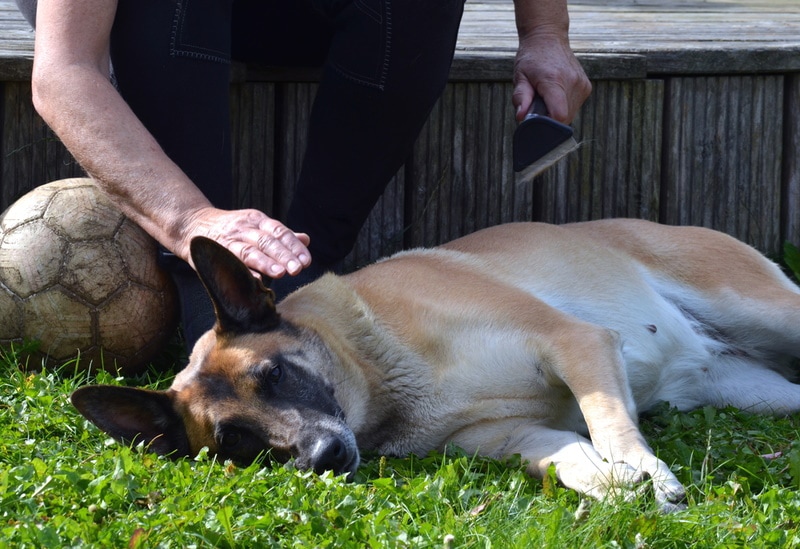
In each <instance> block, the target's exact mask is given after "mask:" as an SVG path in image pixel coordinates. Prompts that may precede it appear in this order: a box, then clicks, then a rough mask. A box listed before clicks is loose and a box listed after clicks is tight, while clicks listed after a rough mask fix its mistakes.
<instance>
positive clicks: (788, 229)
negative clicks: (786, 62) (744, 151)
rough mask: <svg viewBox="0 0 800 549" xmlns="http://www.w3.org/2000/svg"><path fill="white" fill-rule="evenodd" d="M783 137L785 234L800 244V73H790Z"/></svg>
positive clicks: (784, 237)
mask: <svg viewBox="0 0 800 549" xmlns="http://www.w3.org/2000/svg"><path fill="white" fill-rule="evenodd" d="M783 119H784V140H783V154H784V158H783V188H784V193H783V219H784V220H785V221H784V227H783V233H782V238H783V239H784V240H789V241H791V242H793V243H794V244H795V245H796V246H800V74H794V75H792V76H790V77H787V83H786V112H785V114H784V117H783Z"/></svg>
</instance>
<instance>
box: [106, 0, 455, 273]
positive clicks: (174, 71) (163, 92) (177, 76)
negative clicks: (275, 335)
mask: <svg viewBox="0 0 800 549" xmlns="http://www.w3.org/2000/svg"><path fill="white" fill-rule="evenodd" d="M462 11H463V0H291V1H287V0H235V1H231V0H181V1H179V2H169V1H165V0H120V2H119V7H118V14H117V18H116V21H115V24H114V28H113V31H112V52H111V53H112V63H113V66H114V72H115V75H116V78H117V83H118V86H119V90H120V93H122V95H123V97H124V98H125V99H126V101H127V102H128V103H129V104H130V105H131V107H132V108H133V110H134V112H135V113H136V114H137V116H139V117H140V119H141V120H142V122H143V123H144V124H145V126H146V127H147V128H148V129H149V130H150V131H151V132H152V133H153V135H154V136H155V137H156V139H157V140H158V141H159V142H160V144H161V145H162V147H163V148H164V149H165V151H166V152H167V154H168V155H169V156H170V157H171V158H172V159H173V160H174V161H175V162H176V163H177V164H178V165H179V166H180V167H181V168H182V169H183V170H184V171H185V172H186V173H187V174H188V175H189V177H190V178H191V179H192V180H193V181H194V182H195V184H196V185H198V187H200V189H201V190H202V191H203V192H204V193H205V194H206V196H207V197H208V198H209V199H210V200H211V201H212V202H213V203H214V204H215V205H216V206H218V207H221V208H229V207H230V205H231V200H232V197H231V194H232V193H231V188H232V181H231V158H230V135H229V120H228V108H229V107H228V97H229V63H230V60H231V59H235V60H241V61H248V62H258V63H263V64H270V65H278V66H322V67H323V76H322V81H321V83H320V87H319V91H318V95H317V97H316V101H315V103H314V106H313V110H312V114H311V118H310V127H309V137H308V139H309V140H308V148H307V151H306V156H305V158H304V162H303V166H302V170H301V173H300V178H299V181H298V182H297V186H296V188H295V192H294V195H293V200H292V202H291V205H290V208H289V212H288V216H287V218H286V219H284V220H283V221H284V223H285V224H286V225H287V226H288V227H289V228H291V229H292V230H294V231H298V232H306V233H308V234H309V235H310V236H311V253H312V256H313V257H314V260H315V263H317V265H318V266H325V265H332V264H334V263H336V262H338V261H340V260H341V259H343V258H344V256H345V255H347V253H349V251H350V250H351V249H352V247H353V245H354V243H355V240H356V238H357V236H358V232H359V230H360V228H361V226H362V224H363V223H364V221H365V220H366V218H367V216H368V215H369V213H370V211H371V210H372V208H373V206H374V205H375V203H376V202H377V200H378V199H379V198H380V196H381V194H382V193H383V190H384V188H385V186H386V184H387V183H388V182H389V180H390V179H391V178H392V176H393V175H394V174H395V173H396V172H397V170H398V169H399V168H400V166H401V165H402V164H403V162H404V160H405V159H406V157H407V156H408V154H409V152H410V151H411V148H412V146H413V143H414V140H415V139H416V137H417V135H418V133H419V131H420V130H421V128H422V125H423V124H424V122H425V120H426V119H427V117H428V115H429V114H430V111H431V109H432V107H433V105H434V103H435V102H436V100H437V98H438V97H439V95H440V94H441V92H442V90H443V88H444V85H445V83H446V81H447V75H448V72H449V68H450V63H451V61H452V56H453V50H454V47H455V40H456V35H457V32H458V26H459V23H460V20H461V14H462Z"/></svg>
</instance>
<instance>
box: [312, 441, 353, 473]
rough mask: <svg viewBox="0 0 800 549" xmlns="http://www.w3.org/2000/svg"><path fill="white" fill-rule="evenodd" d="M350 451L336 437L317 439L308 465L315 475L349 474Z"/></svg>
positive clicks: (345, 444)
mask: <svg viewBox="0 0 800 549" xmlns="http://www.w3.org/2000/svg"><path fill="white" fill-rule="evenodd" d="M352 459H353V456H352V451H351V449H350V448H349V447H348V445H347V443H345V441H343V440H342V439H341V438H340V437H338V436H337V435H325V436H323V437H320V438H319V439H317V441H316V442H315V443H314V447H313V448H312V450H311V455H310V456H309V464H310V465H311V468H312V469H314V471H315V472H316V473H318V474H319V473H322V472H324V471H333V472H334V473H336V474H340V473H345V472H351V471H350V470H349V465H350V463H351V462H352Z"/></svg>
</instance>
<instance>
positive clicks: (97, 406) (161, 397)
mask: <svg viewBox="0 0 800 549" xmlns="http://www.w3.org/2000/svg"><path fill="white" fill-rule="evenodd" d="M192 259H193V261H194V263H195V267H196V268H197V271H198V274H199V275H200V278H201V280H202V281H203V283H204V284H205V286H206V289H207V290H208V293H209V295H210V296H211V300H212V302H213V304H214V309H215V313H216V317H217V322H216V324H215V326H214V328H213V329H212V330H210V331H209V332H208V333H206V334H205V335H204V336H203V337H201V338H200V340H199V341H198V342H197V344H196V346H195V348H194V350H193V351H192V355H191V358H190V361H189V365H188V366H187V367H186V368H185V369H184V370H183V371H181V372H180V373H179V374H178V375H177V376H176V378H175V380H174V382H173V383H172V386H171V387H170V388H169V389H168V390H166V391H152V390H144V389H138V388H132V387H119V386H104V385H94V386H87V387H83V388H80V389H78V390H77V391H75V392H74V393H73V394H72V403H73V404H74V405H75V407H76V408H77V409H78V410H79V411H80V412H81V413H82V414H83V415H84V416H85V417H86V418H88V419H89V420H90V421H92V422H93V423H94V424H95V425H97V426H98V427H99V428H100V429H102V430H103V431H105V432H106V433H108V434H109V435H111V436H112V437H114V438H115V439H117V440H120V441H123V442H126V443H131V442H133V443H139V442H143V443H144V444H145V445H146V446H147V447H148V448H149V449H151V450H152V451H154V452H156V453H159V454H164V455H171V456H174V457H180V456H187V455H195V454H196V453H197V452H199V451H200V449H201V448H203V447H207V448H208V449H209V451H210V453H212V454H215V455H217V456H218V457H220V458H222V459H231V460H233V461H236V462H239V463H248V462H252V461H253V460H255V459H256V458H258V457H259V456H262V455H264V456H267V455H268V456H270V457H272V458H274V459H277V460H281V461H284V460H287V459H289V458H294V459H295V464H296V465H297V467H298V468H301V469H314V470H316V471H318V472H321V471H324V470H332V471H334V472H335V473H337V474H341V473H347V474H352V473H353V472H355V470H356V468H357V467H358V464H359V454H358V449H357V447H356V442H355V436H354V435H353V432H352V431H351V430H350V428H349V427H348V426H347V424H346V423H345V420H344V415H343V413H342V410H341V409H340V407H339V404H338V403H337V401H336V398H335V396H334V388H333V387H332V386H331V385H330V383H329V381H328V377H327V375H326V373H327V371H328V368H329V365H330V364H331V360H332V357H331V355H330V353H329V351H328V350H327V347H326V346H325V345H324V344H323V343H322V341H321V340H320V339H319V337H318V336H317V335H316V334H315V333H314V332H312V331H310V330H307V329H304V328H301V327H298V326H293V325H292V324H290V323H288V322H286V321H285V320H282V319H281V317H280V315H279V314H278V312H277V310H276V307H275V299H274V294H273V292H272V291H271V290H269V289H267V288H265V287H264V286H263V284H262V283H261V281H260V280H258V279H257V278H255V277H254V276H253V275H252V273H251V272H250V271H249V270H248V268H247V267H246V266H245V265H244V264H243V263H241V262H240V261H239V260H238V259H237V258H236V257H235V256H234V255H233V254H232V253H230V252H229V251H228V250H226V249H225V248H223V247H222V246H220V245H219V244H216V243H215V242H213V241H212V240H209V239H205V238H196V239H194V240H193V241H192Z"/></svg>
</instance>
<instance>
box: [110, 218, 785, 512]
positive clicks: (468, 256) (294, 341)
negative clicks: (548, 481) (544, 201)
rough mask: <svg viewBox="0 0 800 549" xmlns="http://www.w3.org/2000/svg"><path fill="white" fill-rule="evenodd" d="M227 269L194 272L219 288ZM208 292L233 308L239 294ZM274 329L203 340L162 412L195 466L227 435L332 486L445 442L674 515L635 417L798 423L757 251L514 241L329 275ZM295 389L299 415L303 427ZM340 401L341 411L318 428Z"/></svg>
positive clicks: (659, 241)
mask: <svg viewBox="0 0 800 549" xmlns="http://www.w3.org/2000/svg"><path fill="white" fill-rule="evenodd" d="M211 251H212V252H213V250H211ZM211 255H212V256H213V253H212V254H211ZM195 263H196V264H198V260H197V259H195ZM199 263H200V264H201V265H202V263H203V262H202V261H200V262H199ZM222 263H225V261H220V264H222ZM216 269H222V267H221V266H220V267H217V266H215V262H214V261H210V262H209V264H208V265H207V266H206V267H205V270H206V271H207V272H206V274H204V275H203V270H204V268H201V267H199V270H200V272H201V275H203V276H204V279H211V287H212V288H214V287H215V283H214V280H215V276H214V274H213V273H214V272H215V270H216ZM229 278H231V277H220V280H228V279H229ZM216 286H219V289H218V290H217V292H216V293H217V294H219V295H217V296H216V300H217V301H221V302H223V303H224V302H225V300H226V299H227V297H226V296H227V295H229V294H228V292H229V291H230V290H231V289H226V286H225V284H224V283H219V284H216ZM214 293H215V292H214V291H212V295H214ZM232 299H239V300H241V299H242V298H241V296H236V297H233V298H232ZM259 311H262V309H259ZM256 312H258V311H256ZM262 312H263V311H262ZM277 312H278V313H279V314H280V321H281V322H280V325H279V326H278V327H277V328H275V329H270V330H267V331H264V332H263V333H247V331H246V330H243V331H242V333H238V332H237V333H230V332H229V331H225V330H222V329H220V328H219V327H218V328H217V330H216V331H212V332H209V333H208V334H206V336H204V337H203V338H202V339H201V340H200V342H199V343H198V345H197V347H196V348H195V351H194V352H193V354H192V357H191V361H190V364H189V366H188V367H187V368H186V369H185V370H184V371H183V372H181V373H180V374H179V375H178V376H177V377H176V379H175V383H174V384H173V387H172V390H171V393H169V398H170V399H171V400H172V401H173V402H174V409H175V410H176V412H177V414H178V416H179V417H180V421H181V422H182V423H183V425H184V426H185V430H186V436H187V439H188V445H189V450H188V452H196V451H198V450H199V449H200V448H201V447H202V446H208V447H209V448H210V449H211V450H212V451H217V450H220V451H222V450H221V448H220V447H219V445H220V443H219V439H220V434H219V433H220V430H221V429H222V427H225V426H226V425H228V424H230V423H231V422H234V423H235V422H239V423H240V424H242V425H245V426H246V429H247V433H248V435H251V434H253V435H254V438H255V439H257V440H259V441H262V442H263V443H264V445H265V447H271V448H274V449H275V451H276V452H277V453H279V454H280V453H283V454H286V455H293V456H295V457H296V458H297V459H298V461H299V462H301V461H302V463H306V462H308V463H310V465H309V466H312V467H321V466H323V465H326V464H336V463H339V462H342V463H343V465H341V469H342V471H341V472H352V471H353V470H354V468H355V467H356V466H357V464H358V458H357V453H356V454H355V456H353V455H350V454H342V452H341V450H342V448H341V445H339V444H338V442H336V443H334V444H330V440H331V439H333V440H334V441H341V442H342V444H343V445H345V446H347V445H350V446H354V445H355V443H356V442H357V444H358V446H359V447H360V448H361V449H369V450H373V451H377V452H379V453H386V454H397V455H405V454H408V453H411V452H414V453H420V454H425V453H427V452H428V451H430V450H434V449H442V448H443V447H444V446H445V445H446V444H448V443H453V444H456V445H459V446H461V447H463V448H464V449H465V450H467V451H468V452H479V453H482V454H485V455H488V456H493V457H498V458H502V457H505V456H510V455H513V454H520V455H521V456H522V458H523V459H524V460H526V461H527V462H528V470H529V471H530V473H531V474H533V475H537V476H542V475H544V474H546V471H547V468H548V467H549V466H550V465H555V468H556V474H557V475H558V478H559V479H560V480H561V481H562V482H563V483H564V484H565V485H567V486H570V487H573V488H575V489H577V490H579V491H581V492H583V493H587V494H590V495H592V496H595V497H604V496H606V495H607V494H609V493H612V492H615V491H617V490H623V491H624V490H627V489H628V488H629V487H630V486H631V485H632V484H634V483H637V482H640V481H642V480H643V479H645V478H648V477H649V478H651V479H652V482H653V487H654V493H655V495H656V498H657V499H658V501H659V503H660V504H661V505H662V506H663V507H664V508H665V509H672V508H675V507H678V506H680V505H681V500H682V498H683V488H682V486H681V485H680V483H679V482H678V480H677V479H676V478H675V476H674V475H673V474H672V472H671V471H670V469H669V467H668V466H667V464H665V463H664V462H662V461H661V460H659V459H658V458H657V457H656V456H655V455H653V453H652V451H651V450H650V449H649V447H648V445H647V443H646V442H645V440H644V438H643V437H642V435H641V433H640V432H639V429H638V427H637V414H638V413H639V412H641V411H643V410H645V409H647V408H649V407H651V406H652V405H653V404H655V403H657V402H660V401H664V400H666V401H669V402H671V403H672V404H673V405H676V406H678V407H679V408H681V409H689V408H692V407H696V406H703V405H712V406H725V405H734V406H739V407H742V408H745V409H749V410H752V411H754V412H759V413H792V412H795V411H797V410H798V409H800V388H798V386H797V385H794V384H793V383H790V382H789V381H787V380H786V378H785V377H784V376H785V375H787V374H788V372H789V370H788V369H787V368H788V365H789V363H790V360H791V358H792V357H797V356H798V355H800V292H799V291H798V289H797V287H796V286H794V285H793V284H792V283H791V282H790V281H789V280H788V279H787V278H786V277H785V276H784V275H783V274H781V272H780V271H779V269H777V267H775V266H774V265H773V264H771V263H770V262H769V261H767V260H766V259H764V258H763V257H762V256H761V255H760V254H758V253H757V252H756V251H755V250H753V249H752V248H749V247H748V246H745V245H744V244H741V243H739V242H737V241H736V240H734V239H732V238H730V237H728V236H725V235H722V234H720V233H716V232H713V231H709V230H706V229H700V228H685V227H684V228H680V227H666V226H662V225H656V224H652V223H648V222H644V221H633V220H608V221H597V222H590V223H579V224H572V225H564V226H552V225H543V224H510V225H504V226H499V227H495V228H492V229H487V230H484V231H479V232H477V233H475V234H473V235H470V236H467V237H464V238H461V239H458V240H456V241H453V242H451V243H449V244H446V245H444V246H441V247H439V248H436V249H431V250H413V251H409V252H404V253H401V254H398V255H396V256H394V257H392V258H389V259H386V260H384V261H381V262H378V263H377V264H375V265H372V266H370V267H367V268H365V269H362V270H361V271H358V272H355V273H353V274H350V275H347V276H342V277H340V276H334V275H326V276H325V277H323V278H322V279H320V280H318V281H317V282H314V283H312V284H310V285H309V286H306V287H304V288H301V289H300V290H298V291H297V292H295V293H294V294H292V295H290V296H288V297H287V298H286V299H285V300H284V301H283V302H282V303H280V304H279V305H278V307H277ZM259 314H261V313H259ZM223 324H225V322H224V318H223V319H222V320H221V325H223ZM287 357H293V358H291V359H290V358H287ZM276 364H278V365H279V366H282V368H283V369H285V370H286V372H289V373H287V374H286V375H287V376H289V375H290V374H291V376H295V377H291V376H290V377H288V378H286V379H287V381H284V382H281V383H284V386H281V385H280V383H276V384H275V386H274V388H273V386H271V385H269V384H267V385H265V382H264V375H263V372H270V371H273V370H271V369H272V368H274V367H275V366H276ZM280 371H283V370H280ZM253 372H262V373H261V374H259V375H256V376H255V377H254V376H253ZM259 376H260V377H259ZM210 380H217V381H213V382H212V381H210ZM298 380H304V381H302V383H303V385H302V386H301V385H299V383H300V381H298ZM292 383H294V385H292ZM265 387H266V389H265ZM282 387H284V388H282ZM285 387H291V388H292V389H291V390H292V391H295V392H298V391H299V393H298V394H299V396H298V398H299V400H303V399H305V400H303V403H301V404H298V406H297V408H296V409H294V410H288V408H292V405H287V404H286V403H285V402H284V400H285V401H286V402H291V401H292V400H291V398H288V397H289V396H291V395H288V396H287V395H286V394H284V393H286V392H288V389H285ZM302 387H308V388H309V390H312V389H313V391H316V393H314V394H315V395H317V396H309V395H306V394H305V393H304V392H303V390H301V389H302ZM273 390H274V396H271V397H266V396H265V391H266V392H267V393H270V394H273V393H272V391H273ZM329 393H330V394H332V395H333V398H335V404H331V403H329V404H325V406H327V407H328V408H329V409H331V410H334V411H332V412H331V411H329V412H325V413H323V412H320V411H319V410H320V409H322V408H324V406H323V407H322V408H320V407H318V406H316V405H315V404H314V403H315V402H316V400H318V399H322V400H325V399H326V398H327V396H326V395H328V394H329ZM274 399H284V400H280V403H278V404H276V403H275V402H276V401H275V400H274ZM326 402H327V401H326ZM331 402H332V401H331ZM337 406H338V407H339V408H340V409H338V408H337ZM318 408H319V409H318ZM328 408H326V409H328ZM337 410H338V411H337ZM98 424H100V422H99V423H98ZM221 426H222V427H221ZM251 431H252V433H251ZM263 433H269V436H267V435H265V434H263ZM178 434H180V433H178ZM178 434H176V435H174V436H175V437H177V438H179V437H178ZM587 435H588V438H587ZM230 440H233V441H234V442H235V441H236V438H235V437H234V438H233V439H230V438H229V441H230ZM320 440H321V441H323V442H319V441H320ZM298 448H299V449H298ZM302 448H308V450H302ZM323 450H324V451H323ZM353 451H355V450H354V449H353ZM309 453H310V454H312V456H311V457H308V456H307V455H306V454H309ZM321 454H325V456H326V458H325V460H322V459H321V458H320V457H319V456H320V455H321ZM331 454H336V455H337V456H338V457H337V458H336V459H337V460H338V461H337V460H332V461H331V460H328V458H329V457H330V455H331ZM326 460H327V461H326ZM315 464H316V465H315ZM320 464H321V465H320ZM331 466H332V467H334V468H337V467H338V466H337V465H331Z"/></svg>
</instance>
